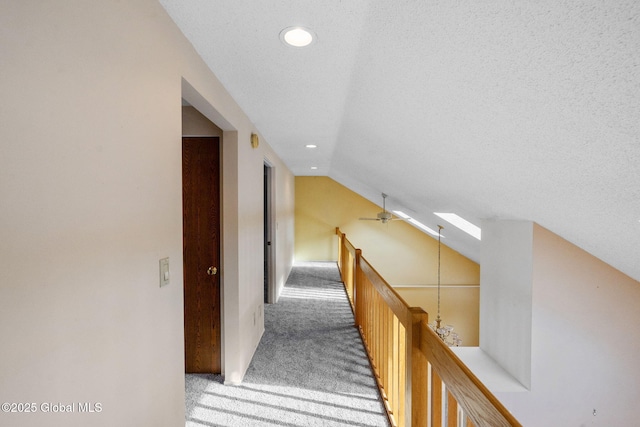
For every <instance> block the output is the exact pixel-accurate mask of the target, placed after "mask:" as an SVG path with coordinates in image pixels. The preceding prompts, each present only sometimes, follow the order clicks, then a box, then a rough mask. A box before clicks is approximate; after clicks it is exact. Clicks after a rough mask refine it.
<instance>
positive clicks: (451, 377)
mask: <svg viewBox="0 0 640 427" xmlns="http://www.w3.org/2000/svg"><path fill="white" fill-rule="evenodd" d="M336 234H337V235H338V240H339V250H338V267H339V269H340V274H341V277H342V281H343V282H344V284H345V290H346V292H347V295H348V297H349V302H350V303H351V307H352V309H353V310H354V314H355V323H356V327H357V328H358V330H359V331H360V335H361V336H362V340H363V342H364V344H365V348H366V351H367V354H368V356H369V360H370V362H371V366H372V368H373V371H374V374H375V377H376V381H377V384H378V388H379V390H380V394H381V396H382V398H383V401H384V404H385V409H386V411H387V415H388V417H389V421H390V422H391V424H392V425H393V426H397V427H406V426H421V427H422V426H424V427H427V426H430V427H445V426H446V427H457V426H467V427H469V426H477V427H502V426H516V427H517V426H520V423H518V421H517V420H516V419H515V418H514V417H513V416H512V415H511V414H510V413H509V411H507V409H506V408H505V407H504V406H503V405H502V404H501V403H500V402H499V401H498V399H496V397H495V396H494V395H493V394H492V393H491V392H490V391H489V390H488V389H487V388H486V387H485V386H484V385H483V384H482V383H481V382H480V380H478V378H477V377H476V376H475V375H474V374H473V373H472V372H471V371H470V370H469V368H467V366H466V365H465V364H464V363H463V362H462V361H461V360H460V359H459V358H458V357H457V356H456V355H455V353H454V352H453V351H451V349H450V348H449V347H447V345H446V344H444V343H443V342H442V340H440V338H439V337H438V336H437V335H436V334H435V332H433V330H431V328H430V327H429V326H428V325H427V321H428V315H427V313H426V312H425V311H424V310H423V309H421V308H419V307H409V306H408V304H407V303H406V302H405V301H404V300H403V299H402V297H401V296H400V295H399V294H398V293H397V292H396V291H395V290H394V289H393V288H392V287H391V286H390V285H389V284H388V283H387V282H386V281H385V280H384V279H383V278H382V277H381V276H380V274H378V272H377V271H376V270H375V269H374V268H373V267H372V266H371V265H370V264H369V263H368V262H367V260H366V259H365V258H364V257H363V256H362V252H361V251H360V249H356V248H355V247H354V246H353V245H352V244H351V242H349V240H347V238H346V236H345V234H344V233H342V232H341V231H340V229H339V228H336Z"/></svg>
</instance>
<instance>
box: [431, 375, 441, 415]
mask: <svg viewBox="0 0 640 427" xmlns="http://www.w3.org/2000/svg"><path fill="white" fill-rule="evenodd" d="M431 426H432V427H442V380H441V379H440V376H439V375H438V372H436V370H435V369H433V366H432V369H431Z"/></svg>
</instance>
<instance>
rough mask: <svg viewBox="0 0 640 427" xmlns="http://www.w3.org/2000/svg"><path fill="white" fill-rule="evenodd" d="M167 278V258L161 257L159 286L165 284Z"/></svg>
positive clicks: (167, 280)
mask: <svg viewBox="0 0 640 427" xmlns="http://www.w3.org/2000/svg"><path fill="white" fill-rule="evenodd" d="M169 278H170V276H169V258H162V259H161V260H160V287H163V286H167V285H168V284H169Z"/></svg>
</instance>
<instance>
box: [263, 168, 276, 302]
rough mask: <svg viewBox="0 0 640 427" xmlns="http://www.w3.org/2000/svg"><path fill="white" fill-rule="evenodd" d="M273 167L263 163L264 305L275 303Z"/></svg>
mask: <svg viewBox="0 0 640 427" xmlns="http://www.w3.org/2000/svg"><path fill="white" fill-rule="evenodd" d="M273 172H274V169H273V167H272V166H271V165H270V164H269V163H268V162H267V161H265V162H264V179H263V191H264V193H263V194H264V197H263V200H264V215H263V218H264V303H265V304H273V303H275V302H276V295H275V286H274V283H275V271H274V265H275V243H276V242H275V236H276V235H275V233H274V227H273V222H274V221H273V217H274V215H273Z"/></svg>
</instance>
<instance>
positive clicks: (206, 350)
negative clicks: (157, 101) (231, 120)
mask: <svg viewBox="0 0 640 427" xmlns="http://www.w3.org/2000/svg"><path fill="white" fill-rule="evenodd" d="M219 146H220V141H219V138H217V137H196V138H192V137H190V138H182V212H183V251H184V253H183V257H184V340H185V343H184V344H185V345H184V348H185V371H186V372H187V373H216V374H217V373H220V367H221V366H220V355H221V349H220V331H221V316H220V273H219V271H218V270H219V269H220V150H219Z"/></svg>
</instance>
